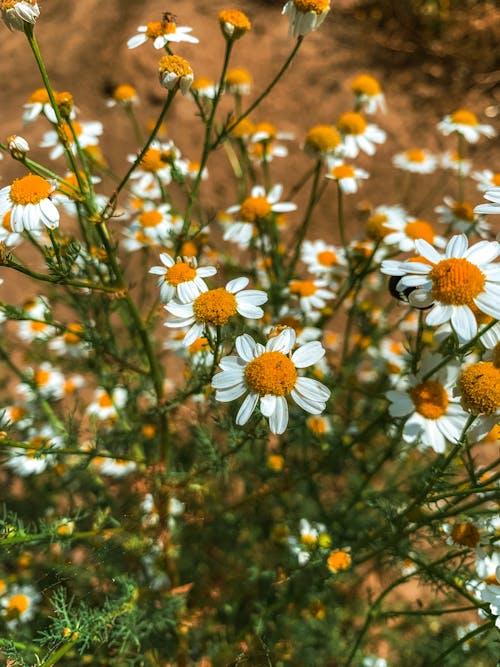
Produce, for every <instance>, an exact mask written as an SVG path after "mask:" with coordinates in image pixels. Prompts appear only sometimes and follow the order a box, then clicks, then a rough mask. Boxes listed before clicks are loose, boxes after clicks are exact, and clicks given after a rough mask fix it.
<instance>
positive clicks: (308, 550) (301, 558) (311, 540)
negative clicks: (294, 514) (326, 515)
mask: <svg viewBox="0 0 500 667" xmlns="http://www.w3.org/2000/svg"><path fill="white" fill-rule="evenodd" d="M299 532H300V537H299V539H297V538H296V537H290V538H288V546H289V547H290V549H291V551H292V553H294V554H295V555H296V556H297V560H298V562H299V565H305V564H306V563H307V562H309V560H310V559H311V554H312V552H313V551H314V550H315V549H317V548H318V547H326V548H328V547H329V546H330V544H331V539H330V536H329V535H328V533H327V532H326V526H325V524H323V523H310V522H309V521H308V520H307V519H301V520H300V522H299Z"/></svg>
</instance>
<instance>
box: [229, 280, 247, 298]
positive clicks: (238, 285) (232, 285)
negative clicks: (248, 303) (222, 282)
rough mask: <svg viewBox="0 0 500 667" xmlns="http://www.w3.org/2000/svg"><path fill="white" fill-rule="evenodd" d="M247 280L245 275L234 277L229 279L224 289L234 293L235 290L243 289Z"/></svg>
mask: <svg viewBox="0 0 500 667" xmlns="http://www.w3.org/2000/svg"><path fill="white" fill-rule="evenodd" d="M249 282H250V281H249V279H248V278H246V277H245V276H242V277H241V278H235V279H234V280H230V281H229V282H228V284H227V285H226V290H227V291H228V292H231V293H232V294H235V293H236V292H239V291H240V290H242V289H245V287H246V286H247V285H248V283H249Z"/></svg>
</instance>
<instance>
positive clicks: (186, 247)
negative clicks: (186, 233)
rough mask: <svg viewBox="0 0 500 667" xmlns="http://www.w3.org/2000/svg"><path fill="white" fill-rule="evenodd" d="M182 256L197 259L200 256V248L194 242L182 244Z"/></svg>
mask: <svg viewBox="0 0 500 667" xmlns="http://www.w3.org/2000/svg"><path fill="white" fill-rule="evenodd" d="M180 254H181V255H182V257H196V256H197V254H198V248H197V247H196V245H195V244H194V243H193V242H192V241H185V242H184V243H183V244H182V248H181V253H180Z"/></svg>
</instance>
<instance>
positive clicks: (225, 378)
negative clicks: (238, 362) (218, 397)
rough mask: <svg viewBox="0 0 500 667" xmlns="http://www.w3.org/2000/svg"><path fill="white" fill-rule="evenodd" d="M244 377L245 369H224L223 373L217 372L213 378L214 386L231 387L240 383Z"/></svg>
mask: <svg viewBox="0 0 500 667" xmlns="http://www.w3.org/2000/svg"><path fill="white" fill-rule="evenodd" d="M243 378H244V371H243V369H240V370H229V371H227V370H226V371H222V373H217V375H214V377H213V378H212V387H213V388H214V389H228V388H229V387H234V386H235V385H237V384H240V383H241V382H242V381H243Z"/></svg>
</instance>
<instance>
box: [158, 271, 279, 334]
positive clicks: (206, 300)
mask: <svg viewBox="0 0 500 667" xmlns="http://www.w3.org/2000/svg"><path fill="white" fill-rule="evenodd" d="M248 283H249V280H248V278H244V277H241V278H235V279H234V280H230V281H229V282H228V283H227V285H226V287H218V288H216V289H211V290H209V289H208V288H207V287H206V285H204V284H203V287H202V283H201V281H200V282H199V283H198V288H199V289H200V292H201V293H200V294H199V296H197V297H196V298H195V299H193V300H192V301H190V302H187V303H182V302H181V301H179V300H178V299H172V301H169V303H167V305H166V306H165V310H166V311H167V312H169V313H171V314H172V315H174V317H175V319H173V320H167V322H165V326H167V327H190V329H189V331H188V332H187V333H186V335H185V337H184V345H186V346H188V345H191V343H194V341H195V340H196V339H197V338H200V337H201V336H203V333H204V331H205V328H206V327H208V329H209V330H210V331H211V332H215V327H220V326H224V325H226V324H227V323H228V322H229V320H230V319H231V317H233V316H234V315H236V314H237V313H238V314H240V315H241V316H242V317H246V318H249V319H256V320H257V319H260V318H261V317H263V315H264V311H263V310H262V308H260V306H261V305H262V304H263V303H265V302H266V301H267V294H266V293H265V292H263V291H262V290H247V289H245V288H246V286H247V285H248Z"/></svg>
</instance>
